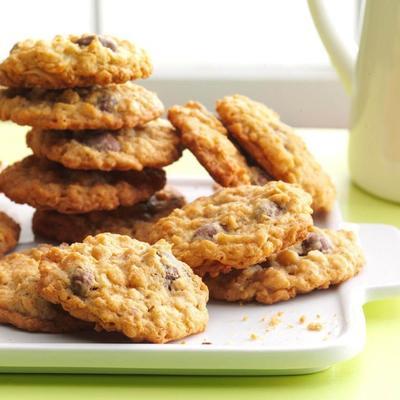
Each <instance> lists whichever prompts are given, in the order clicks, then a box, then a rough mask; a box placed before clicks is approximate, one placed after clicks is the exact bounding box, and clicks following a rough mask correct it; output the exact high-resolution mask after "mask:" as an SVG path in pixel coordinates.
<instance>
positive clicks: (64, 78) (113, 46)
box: [0, 34, 153, 89]
mask: <svg viewBox="0 0 400 400" xmlns="http://www.w3.org/2000/svg"><path fill="white" fill-rule="evenodd" d="M152 69H153V67H152V64H151V61H150V58H149V56H148V54H147V53H146V51H145V50H143V49H141V48H140V47H138V46H136V45H135V44H133V43H131V42H128V41H127V40H121V39H117V38H115V37H111V36H101V35H88V34H85V35H70V36H67V37H64V36H60V35H58V36H56V37H54V39H53V40H33V39H28V40H24V41H22V42H18V43H16V44H15V45H14V46H13V48H12V49H11V51H10V54H9V56H8V57H7V58H6V59H5V60H4V61H3V62H2V63H1V64H0V85H4V86H10V87H39V88H44V89H60V88H71V87H85V86H93V85H108V84H110V83H124V82H126V81H129V80H133V79H141V78H147V77H149V76H150V75H151V73H152Z"/></svg>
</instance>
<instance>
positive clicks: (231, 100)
mask: <svg viewBox="0 0 400 400" xmlns="http://www.w3.org/2000/svg"><path fill="white" fill-rule="evenodd" d="M217 111H218V114H219V115H220V117H221V119H222V122H223V123H224V125H225V126H226V127H227V129H228V131H229V132H230V133H231V134H232V135H233V136H234V137H235V138H236V139H237V141H238V142H239V143H240V145H241V146H242V147H243V148H244V149H245V150H246V151H247V152H248V153H249V154H250V155H251V156H252V157H253V158H254V159H255V160H256V161H257V163H258V164H259V165H260V166H261V167H263V168H264V169H265V170H266V172H267V173H268V174H269V175H270V176H272V177H273V178H275V179H277V180H283V181H285V182H288V183H297V184H299V185H300V186H301V187H302V188H303V189H304V190H305V191H306V192H308V193H310V194H311V196H312V197H313V204H312V207H313V209H314V211H316V212H320V211H321V212H327V211H330V210H331V209H332V207H333V204H334V201H335V188H334V186H333V183H332V181H331V179H330V178H329V176H328V175H327V174H326V173H325V172H324V171H323V170H322V168H321V166H320V165H319V164H318V163H317V161H316V160H315V159H314V157H313V155H312V154H311V153H310V152H309V151H308V149H307V147H306V145H305V143H304V142H303V140H302V139H301V138H300V137H299V136H297V135H296V134H295V133H294V131H293V129H292V128H290V127H289V126H287V125H285V124H283V123H282V122H281V121H280V119H279V117H278V115H277V114H276V113H275V112H273V111H272V110H270V109H269V108H268V107H266V106H265V105H264V104H261V103H258V102H256V101H253V100H251V99H249V98H248V97H245V96H241V95H234V96H227V97H225V98H223V99H222V100H219V101H218V102H217Z"/></svg>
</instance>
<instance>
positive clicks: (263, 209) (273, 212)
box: [256, 199, 284, 218]
mask: <svg viewBox="0 0 400 400" xmlns="http://www.w3.org/2000/svg"><path fill="white" fill-rule="evenodd" d="M283 211H284V209H283V208H282V207H281V206H280V205H279V204H276V203H275V202H274V201H271V200H268V199H266V200H263V201H262V202H261V203H260V204H259V205H258V207H257V209H256V216H257V217H261V216H263V215H267V216H268V217H270V218H276V217H279V216H280V215H282V213H283Z"/></svg>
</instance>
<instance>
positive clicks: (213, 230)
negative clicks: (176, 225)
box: [192, 222, 223, 240]
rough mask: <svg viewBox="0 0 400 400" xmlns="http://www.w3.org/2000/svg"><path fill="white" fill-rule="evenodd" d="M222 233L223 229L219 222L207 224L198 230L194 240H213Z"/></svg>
mask: <svg viewBox="0 0 400 400" xmlns="http://www.w3.org/2000/svg"><path fill="white" fill-rule="evenodd" d="M222 231H223V229H222V227H221V225H220V224H219V223H218V222H213V223H211V224H206V225H203V226H201V227H200V228H199V229H197V231H196V232H195V233H194V234H193V237H192V240H213V239H214V236H215V235H216V234H217V233H219V232H222Z"/></svg>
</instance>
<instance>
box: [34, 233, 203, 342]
mask: <svg viewBox="0 0 400 400" xmlns="http://www.w3.org/2000/svg"><path fill="white" fill-rule="evenodd" d="M39 286H40V294H41V295H42V296H43V297H44V298H45V299H46V300H48V301H50V302H52V303H55V304H61V306H62V307H63V308H64V309H65V310H66V311H68V312H69V313H70V314H71V315H73V316H74V317H77V318H80V319H82V320H86V321H91V322H94V323H95V324H96V327H97V329H104V330H106V331H117V332H121V333H123V334H125V335H126V336H127V337H129V338H130V339H131V340H132V341H134V342H143V341H146V342H153V343H165V342H168V341H171V340H176V339H180V338H183V337H186V336H188V335H192V334H194V333H198V332H202V331H203V330H204V329H205V327H206V325H207V321H208V313H207V309H206V303H207V301H208V291H207V287H206V285H205V284H204V283H203V282H202V281H201V279H200V278H199V277H198V276H196V275H195V274H194V273H193V272H192V270H191V269H190V268H189V266H187V265H186V264H184V263H182V262H180V261H178V260H177V259H176V258H175V257H174V256H173V255H172V253H171V247H170V245H169V244H168V243H167V242H165V241H160V242H158V243H156V244H155V245H153V246H151V245H149V244H147V243H143V242H139V241H137V240H135V239H132V238H130V237H128V236H123V235H116V234H112V233H102V234H100V235H97V236H88V237H87V238H86V239H85V240H84V242H83V243H74V244H72V245H71V246H67V247H61V248H60V247H54V248H53V249H51V250H49V252H48V253H47V254H46V255H45V256H44V257H42V260H41V262H40V284H39Z"/></svg>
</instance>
